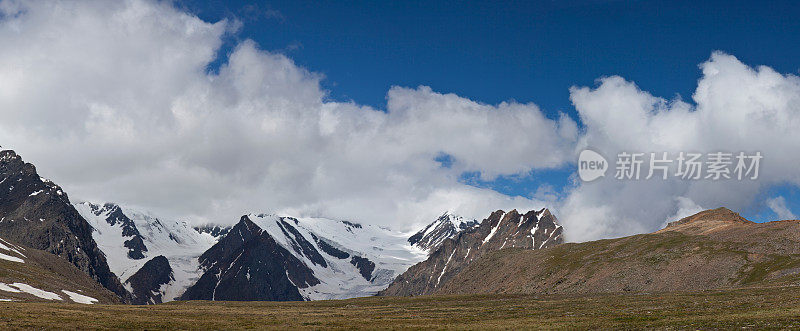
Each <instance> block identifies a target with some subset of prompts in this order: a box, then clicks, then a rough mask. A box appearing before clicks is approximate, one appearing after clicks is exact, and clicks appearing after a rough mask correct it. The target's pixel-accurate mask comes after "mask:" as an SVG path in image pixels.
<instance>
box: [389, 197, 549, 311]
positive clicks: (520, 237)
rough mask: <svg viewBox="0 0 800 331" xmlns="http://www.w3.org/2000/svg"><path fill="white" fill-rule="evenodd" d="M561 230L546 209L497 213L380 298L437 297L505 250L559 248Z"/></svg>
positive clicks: (413, 269)
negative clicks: (460, 276) (474, 264)
mask: <svg viewBox="0 0 800 331" xmlns="http://www.w3.org/2000/svg"><path fill="white" fill-rule="evenodd" d="M561 232H562V228H561V226H560V225H558V223H557V220H556V218H555V216H553V215H552V214H550V211H548V210H547V209H542V210H540V211H538V212H537V211H529V212H527V213H525V214H520V213H518V212H517V211H516V210H512V211H510V212H508V213H506V212H503V211H502V210H498V211H496V212H494V213H492V214H491V215H490V216H489V217H488V218H487V219H485V220H483V222H481V224H480V225H479V226H477V227H473V228H470V229H468V230H465V231H463V232H461V233H459V234H458V235H456V236H455V237H453V238H449V239H447V240H444V242H442V243H441V244H440V245H439V246H438V248H437V249H436V250H435V251H434V252H433V253H431V254H430V256H429V257H428V259H427V260H425V261H423V262H421V263H418V264H416V265H414V266H412V267H411V268H409V269H408V270H407V271H406V272H405V273H403V274H402V275H400V276H399V277H397V279H395V280H394V282H392V284H391V285H390V286H389V288H387V289H386V290H384V291H382V292H381V293H380V294H381V295H404V296H408V295H422V294H431V293H435V292H436V291H437V290H438V289H440V288H441V287H442V286H444V285H445V284H447V283H448V282H449V281H450V280H451V279H452V278H453V277H455V276H456V275H458V274H459V273H460V272H461V271H462V270H463V269H464V268H465V267H467V266H468V265H469V264H471V263H472V262H473V261H474V260H476V259H479V258H480V257H482V256H484V255H486V254H488V253H490V252H493V251H496V250H500V249H504V248H522V249H527V250H531V249H541V248H546V247H551V246H554V245H558V244H560V243H561V242H562V241H563V239H562V236H561V234H562V233H561Z"/></svg>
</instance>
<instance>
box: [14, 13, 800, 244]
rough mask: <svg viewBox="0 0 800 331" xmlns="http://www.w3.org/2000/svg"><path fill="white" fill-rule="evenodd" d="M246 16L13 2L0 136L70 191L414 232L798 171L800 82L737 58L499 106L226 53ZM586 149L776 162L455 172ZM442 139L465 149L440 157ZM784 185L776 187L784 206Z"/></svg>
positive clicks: (202, 212)
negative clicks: (693, 75)
mask: <svg viewBox="0 0 800 331" xmlns="http://www.w3.org/2000/svg"><path fill="white" fill-rule="evenodd" d="M241 24H242V23H241V22H238V21H237V22H229V21H220V22H215V23H210V22H205V21H203V20H201V19H199V18H197V17H195V16H192V15H190V14H187V13H185V12H182V11H181V10H178V9H176V8H175V7H174V6H173V5H172V4H171V3H169V2H158V1H149V0H128V1H81V2H71V1H31V2H27V1H25V2H23V1H15V0H0V44H2V45H3V47H0V118H1V119H2V120H0V144H1V145H3V146H4V147H6V148H13V149H16V150H17V151H18V152H20V153H21V154H22V155H23V157H25V159H27V160H29V161H31V162H34V163H35V164H37V165H38V166H39V170H40V172H41V173H42V174H43V175H45V176H47V177H51V178H52V179H53V180H55V181H56V182H58V183H60V184H62V186H64V187H65V189H67V191H68V192H70V194H71V196H72V198H73V199H88V200H98V201H116V202H123V203H128V204H133V205H138V206H142V207H145V208H146V209H150V210H152V211H154V212H156V213H159V214H163V215H166V216H169V217H182V218H185V219H190V220H194V221H197V222H206V221H212V222H221V223H228V222H233V221H236V220H237V219H238V217H237V216H238V215H241V214H243V213H248V212H260V211H266V212H287V213H291V214H296V215H301V216H302V215H312V216H327V217H334V218H348V219H355V220H358V221H361V222H367V223H374V224H379V225H387V226H391V227H393V228H396V229H402V230H411V229H414V227H416V226H419V225H421V224H422V223H426V222H429V221H430V220H432V219H434V218H435V217H436V216H438V214H440V213H441V212H443V211H444V210H452V211H456V212H459V213H461V214H463V215H464V216H467V217H474V218H482V217H485V216H486V215H487V214H488V211H490V210H495V209H510V208H519V209H532V208H541V207H543V206H551V207H554V208H553V209H555V212H556V215H558V216H559V218H560V220H561V221H562V223H564V225H565V228H566V229H567V230H566V234H567V239H568V240H570V241H583V240H590V239H598V238H607V237H616V236H622V235H629V234H634V233H642V232H649V231H653V230H656V229H658V228H660V227H661V226H663V224H664V222H666V221H671V220H674V219H677V218H680V217H683V216H687V215H689V214H691V213H694V212H696V211H699V210H701V209H703V208H715V207H719V206H726V207H729V208H731V209H734V210H741V209H743V208H746V207H748V206H751V205H752V204H753V203H754V202H755V201H763V199H760V198H759V197H761V194H763V193H762V192H764V190H765V189H766V188H768V187H770V186H772V185H779V184H780V185H784V184H790V185H795V186H796V185H800V172H798V171H797V170H796V164H798V162H799V161H800V154H798V153H792V152H791V151H796V150H799V149H800V130H797V128H798V127H800V106H799V105H800V79H798V77H797V76H794V75H785V74H781V73H778V72H776V71H774V70H773V69H771V68H769V67H766V66H760V67H751V66H748V65H746V64H743V63H742V62H740V61H739V60H738V59H737V58H735V57H734V56H732V55H728V54H725V53H720V52H717V53H714V54H712V55H711V57H710V59H709V60H708V61H706V62H705V63H703V64H702V65H701V66H700V68H701V70H702V76H701V78H700V79H699V81H698V86H697V89H696V91H695V93H694V95H693V96H692V100H691V101H692V102H686V101H683V100H680V99H672V100H669V99H664V98H661V97H658V96H653V95H652V94H650V93H648V92H646V91H642V90H641V89H639V88H638V87H637V86H636V85H635V83H633V82H630V81H627V80H625V79H624V78H622V77H618V76H609V77H604V78H601V79H599V80H598V84H597V85H596V86H594V87H573V88H572V89H571V90H570V98H571V101H572V103H573V105H574V106H575V109H576V110H577V112H578V115H579V120H580V123H581V124H580V125H578V123H576V121H575V120H573V119H571V118H570V117H569V116H566V115H563V114H562V115H560V116H557V118H554V117H548V116H546V115H545V114H544V113H543V112H542V111H541V109H539V107H537V106H536V105H535V104H532V103H526V104H522V103H516V102H505V103H500V104H497V105H487V104H483V103H480V102H476V101H473V100H469V99H467V98H464V97H461V96H458V95H454V94H447V93H441V92H437V91H433V90H432V89H430V88H428V87H425V86H420V87H416V88H408V87H393V88H391V89H390V90H389V91H387V106H386V109H373V108H371V107H367V106H363V105H359V104H357V103H355V102H337V101H332V100H330V98H329V97H328V94H327V91H325V90H324V89H322V88H321V87H320V82H321V81H322V80H324V79H325V78H324V77H323V76H322V75H320V74H317V73H314V72H311V71H309V70H307V69H305V68H302V67H300V66H298V65H296V64H295V63H294V62H293V61H292V60H291V59H290V58H288V57H286V56H285V55H281V54H277V53H273V52H269V51H265V50H261V49H259V48H258V45H256V44H255V43H254V42H252V41H248V40H245V41H242V42H240V43H239V44H238V45H236V47H235V48H234V49H233V50H232V52H230V54H220V46H221V45H222V41H223V40H227V39H225V38H227V37H229V36H230V35H231V34H235V33H236V31H237V29H238V28H239V27H240V25H241ZM245 24H246V23H245ZM231 39H236V38H231ZM219 57H222V58H221V59H220V58H219ZM218 60H221V61H218ZM219 62H221V63H222V65H221V66H220V67H219V68H218V70H208V66H209V65H210V64H211V63H219ZM586 147H591V148H592V149H593V150H595V151H598V152H600V153H602V154H603V155H605V156H606V158H607V159H608V160H609V161H611V162H612V167H611V169H610V170H609V171H610V172H613V171H614V168H613V163H614V161H615V160H614V159H615V157H616V155H617V154H618V153H619V152H623V151H625V152H644V153H649V152H669V153H672V154H674V153H678V152H681V151H683V152H704V153H705V152H716V151H726V152H739V151H743V152H748V153H752V152H761V153H762V154H763V156H764V159H763V160H762V163H761V167H760V170H761V171H760V178H759V180H757V181H748V180H744V181H737V180H727V181H710V180H698V181H687V180H680V179H675V178H670V179H668V180H661V179H651V180H639V181H633V180H627V181H625V180H616V179H614V178H611V177H613V174H609V175H607V176H606V177H605V178H602V179H600V180H597V181H595V182H591V183H580V182H573V183H572V184H570V185H568V186H567V187H566V188H552V187H549V186H543V187H540V188H530V190H529V191H531V192H536V193H535V194H534V198H532V199H529V198H524V197H509V196H506V195H503V194H500V193H498V192H495V191H492V190H489V189H484V188H476V187H472V186H469V185H465V184H463V183H461V182H460V181H459V177H460V176H461V175H462V174H463V173H465V172H470V173H473V172H479V173H480V174H481V176H482V178H481V179H482V180H492V179H493V178H494V177H495V176H498V175H522V176H525V175H526V174H528V173H529V172H530V171H531V170H534V169H548V168H559V167H564V166H565V165H568V164H571V163H573V162H574V161H575V158H576V156H577V153H578V152H579V151H580V150H581V149H583V148H586ZM442 155H447V156H449V157H448V159H449V160H452V164H449V165H448V166H447V167H442V166H441V164H440V163H439V162H437V161H436V159H437V157H441V156H442ZM675 170H676V169H675V168H674V164H673V165H672V168H671V169H670V172H671V173H674V172H675ZM573 179H574V177H573ZM559 191H560V192H559ZM781 202H783V201H782V200H770V202H769V203H770V206H771V207H772V208H773V210H774V211H775V212H776V213H778V214H779V215H781V213H783V215H789V214H790V211H788V210H787V209H785V203H783V204H782V203H781ZM782 218H784V217H782Z"/></svg>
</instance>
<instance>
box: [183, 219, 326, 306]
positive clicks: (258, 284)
mask: <svg viewBox="0 0 800 331" xmlns="http://www.w3.org/2000/svg"><path fill="white" fill-rule="evenodd" d="M200 265H201V267H202V268H203V269H204V270H205V273H204V274H203V276H202V277H201V278H200V279H199V280H198V281H197V283H196V284H195V285H193V286H191V287H189V289H187V290H186V292H185V293H184V294H183V296H182V297H181V299H182V300H237V301H254V300H264V301H292V300H297V301H299V300H303V299H304V298H303V297H302V296H301V295H300V292H299V291H298V287H302V288H305V287H308V286H311V285H316V284H319V280H318V279H317V278H315V277H314V274H313V272H312V271H311V270H310V269H309V268H308V267H307V266H306V265H305V264H303V263H302V262H301V261H300V260H299V259H297V258H296V257H295V256H294V255H292V254H291V253H290V252H289V251H288V250H287V249H286V248H284V247H283V246H281V245H279V244H278V243H277V242H276V241H275V239H274V238H272V236H270V234H269V233H267V232H266V231H263V230H262V229H261V228H259V227H258V225H256V224H255V223H253V222H252V221H251V220H250V218H248V217H247V216H242V219H241V220H240V221H239V223H238V224H236V226H234V227H233V228H232V229H231V230H230V232H229V233H228V234H227V235H226V236H225V237H224V238H222V240H220V241H219V242H218V243H217V244H215V245H214V246H213V247H211V248H210V249H209V250H208V251H206V252H205V253H203V255H202V256H200Z"/></svg>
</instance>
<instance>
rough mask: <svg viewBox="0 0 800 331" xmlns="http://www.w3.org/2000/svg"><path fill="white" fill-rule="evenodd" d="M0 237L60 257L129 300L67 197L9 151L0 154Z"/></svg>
mask: <svg viewBox="0 0 800 331" xmlns="http://www.w3.org/2000/svg"><path fill="white" fill-rule="evenodd" d="M0 236H2V237H3V238H7V239H9V240H12V241H15V242H17V243H19V244H21V245H24V246H28V247H31V248H35V249H39V250H43V251H46V252H49V253H52V254H55V255H57V256H60V257H61V258H63V259H65V260H67V261H69V262H70V263H72V264H73V265H75V266H76V267H78V269H80V270H81V271H83V272H85V273H87V274H88V275H89V276H90V277H92V278H94V279H95V280H97V281H98V282H100V284H102V285H103V286H104V287H105V288H107V289H109V290H111V291H112V292H114V293H115V294H117V295H119V296H120V298H122V299H123V300H124V301H128V300H129V299H130V295H129V294H128V292H127V291H126V290H125V288H124V287H123V286H122V284H121V283H120V281H119V279H117V277H116V276H115V275H114V274H113V273H112V272H111V271H110V270H109V267H108V263H107V261H106V257H105V256H104V255H103V253H102V252H101V251H100V249H98V247H97V243H95V241H94V240H93V239H92V227H91V226H90V225H89V223H87V222H86V220H85V219H84V218H83V217H81V215H80V214H79V213H78V212H77V211H76V210H75V208H74V207H73V206H72V204H70V201H69V198H68V197H67V194H66V193H65V192H64V191H63V190H62V189H61V187H59V186H58V185H56V184H55V183H53V182H51V181H49V180H46V179H44V178H42V177H40V176H39V175H38V174H37V172H36V167H34V165H32V164H30V163H25V162H24V161H23V160H22V158H21V157H20V156H19V155H17V154H16V153H15V152H14V151H11V150H4V151H0Z"/></svg>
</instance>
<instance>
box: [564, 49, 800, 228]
mask: <svg viewBox="0 0 800 331" xmlns="http://www.w3.org/2000/svg"><path fill="white" fill-rule="evenodd" d="M700 68H701V69H702V77H701V78H700V80H699V81H698V86H697V89H696V91H695V93H694V95H693V96H692V98H693V101H694V104H690V103H687V102H684V101H682V100H680V99H676V100H666V99H663V98H659V97H656V96H653V95H651V94H650V93H648V92H646V91H642V90H641V89H639V88H638V87H637V86H636V85H635V84H634V83H633V82H629V81H626V80H625V79H623V78H621V77H618V76H611V77H605V78H601V79H600V80H599V81H598V86H596V87H594V88H590V87H573V88H572V89H571V90H570V98H571V100H572V102H573V104H574V105H575V108H576V109H577V111H578V113H579V114H580V120H581V122H582V123H583V124H584V131H583V132H582V134H581V138H580V142H579V144H578V149H579V150H580V149H582V148H586V147H592V148H593V149H595V150H597V151H600V152H601V153H603V154H604V155H605V156H606V158H608V159H609V161H610V162H611V164H612V169H611V170H610V171H609V172H610V174H611V175H612V176H613V174H614V173H613V172H614V169H613V165H614V163H615V161H616V158H617V156H618V154H619V153H620V152H629V153H630V152H644V153H648V154H647V158H645V159H646V160H647V159H649V153H650V152H656V153H659V152H669V153H670V155H672V158H673V159H674V158H675V156H676V155H677V153H679V152H700V153H713V152H731V153H738V152H746V153H748V154H753V153H755V152H761V153H762V155H763V159H762V160H761V165H760V173H759V178H758V180H742V181H739V180H721V181H711V180H695V181H691V180H682V179H676V178H675V177H673V176H672V175H671V174H674V173H675V172H676V171H677V169H676V165H677V164H676V163H677V162H673V163H672V164H671V167H670V177H669V178H668V179H667V180H662V179H660V178H658V179H654V178H653V179H650V180H638V181H635V180H617V179H614V178H604V179H603V180H600V181H597V182H592V183H586V184H580V185H577V186H576V187H574V188H572V189H571V190H570V193H569V196H568V198H567V199H565V201H564V203H563V207H562V208H561V210H562V216H563V217H562V221H564V222H565V223H566V225H565V227H566V228H568V229H570V231H571V232H569V234H570V235H571V237H570V239H571V240H576V241H581V240H588V239H595V238H601V237H614V236H622V235H629V234H634V233H641V232H647V231H653V230H656V229H658V228H659V227H660V226H661V225H663V223H664V222H665V221H670V220H673V219H675V218H679V217H681V216H686V214H687V213H690V212H695V211H698V210H700V209H701V207H700V206H702V207H705V208H716V207H720V206H725V207H728V208H731V209H734V210H742V209H744V208H747V207H749V206H752V204H753V203H754V201H757V200H758V199H757V197H758V196H759V194H762V192H763V191H764V189H765V188H767V187H770V186H772V185H777V184H786V183H788V184H793V185H800V172H798V171H797V168H796V165H797V164H798V162H800V154H797V153H792V152H789V151H794V150H798V149H799V148H800V131H798V130H797V127H798V125H800V79H798V77H797V76H794V75H783V74H780V73H778V72H776V71H774V70H773V69H771V68H769V67H766V66H760V67H756V68H753V67H750V66H748V65H746V64H743V63H742V62H740V61H739V60H738V59H737V58H736V57H734V56H732V55H728V54H725V53H722V52H715V53H713V54H712V55H711V58H710V59H709V60H708V61H706V62H705V63H703V64H702V65H701V66H700ZM647 166H648V165H647V164H645V165H643V168H642V169H646V167H647ZM644 175H646V173H645V174H643V177H644Z"/></svg>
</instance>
